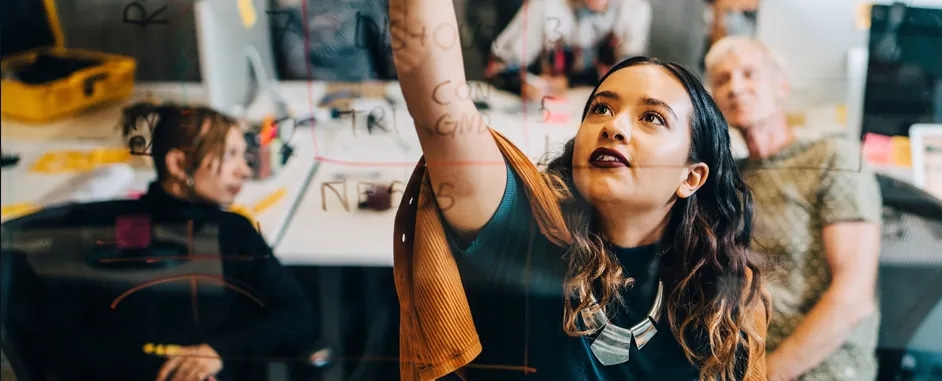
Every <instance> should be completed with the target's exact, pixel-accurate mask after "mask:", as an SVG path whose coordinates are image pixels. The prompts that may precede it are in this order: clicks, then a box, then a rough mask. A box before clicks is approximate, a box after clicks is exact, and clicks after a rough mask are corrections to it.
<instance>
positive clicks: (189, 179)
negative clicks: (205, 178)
mask: <svg viewBox="0 0 942 381" xmlns="http://www.w3.org/2000/svg"><path fill="white" fill-rule="evenodd" d="M195 185H196V183H195V182H194V181H193V176H187V177H186V186H187V187H189V188H190V189H193V187H194V186H195Z"/></svg>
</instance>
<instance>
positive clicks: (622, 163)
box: [589, 147, 631, 168]
mask: <svg viewBox="0 0 942 381" xmlns="http://www.w3.org/2000/svg"><path fill="white" fill-rule="evenodd" d="M589 165H591V166H593V167H596V168H622V167H626V168H627V167H630V166H631V165H629V164H628V159H625V156H624V155H622V154H621V152H618V151H616V150H613V149H611V148H604V147H599V148H596V149H595V151H592V155H591V156H589Z"/></svg>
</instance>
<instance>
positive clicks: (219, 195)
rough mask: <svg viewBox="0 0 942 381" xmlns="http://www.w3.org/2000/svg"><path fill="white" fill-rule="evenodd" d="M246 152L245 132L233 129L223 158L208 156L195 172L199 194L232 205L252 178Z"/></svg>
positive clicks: (205, 198) (195, 188) (208, 199)
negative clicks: (246, 182) (245, 182)
mask: <svg viewBox="0 0 942 381" xmlns="http://www.w3.org/2000/svg"><path fill="white" fill-rule="evenodd" d="M245 150H246V143H245V137H244V136H243V135H242V132H241V131H240V130H239V128H237V127H232V128H229V132H228V133H227V134H226V145H225V147H224V148H223V154H222V157H221V158H220V157H218V156H215V155H212V156H208V157H207V158H206V159H205V160H203V161H202V163H201V164H200V167H199V168H197V170H196V172H195V173H193V183H194V190H195V192H196V194H197V195H198V196H199V197H200V198H202V199H204V200H206V201H210V202H214V203H217V204H219V205H228V204H231V203H232V202H233V200H235V197H236V195H238V194H239V191H240V190H242V183H243V182H244V181H245V179H247V178H249V177H250V176H251V175H252V171H251V169H250V168H249V165H248V163H247V162H246V160H245Z"/></svg>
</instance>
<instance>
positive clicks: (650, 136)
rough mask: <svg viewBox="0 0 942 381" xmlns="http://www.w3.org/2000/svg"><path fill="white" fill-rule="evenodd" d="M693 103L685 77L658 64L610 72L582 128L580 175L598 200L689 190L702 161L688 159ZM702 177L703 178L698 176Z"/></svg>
mask: <svg viewBox="0 0 942 381" xmlns="http://www.w3.org/2000/svg"><path fill="white" fill-rule="evenodd" d="M692 114H693V105H692V103H691V101H690V97H689V95H688V94H687V91H686V89H685V88H684V86H683V84H682V83H681V82H680V81H679V80H677V79H676V78H675V77H674V76H673V75H672V74H671V73H670V72H669V71H667V70H666V69H664V68H662V67H660V66H657V65H648V64H643V65H636V66H631V67H627V68H624V69H620V70H618V71H617V72H615V73H612V75H610V76H609V77H608V78H606V79H605V82H603V83H602V84H601V85H600V86H599V88H598V90H597V91H596V93H595V94H593V98H592V103H591V105H590V107H589V112H588V113H587V114H586V117H585V120H583V122H582V125H581V126H580V127H579V132H578V133H577V134H576V138H575V146H574V152H573V158H572V166H573V180H574V182H575V186H576V188H577V190H578V191H579V193H580V194H581V195H582V196H583V197H584V198H585V199H586V200H587V201H588V202H589V203H590V204H591V205H592V206H593V207H594V208H595V209H602V208H610V207H616V208H618V210H619V211H621V210H626V211H637V210H650V209H654V208H660V207H664V206H669V205H670V204H672V202H673V200H674V196H675V195H677V196H680V197H687V196H689V194H690V193H692V191H693V190H695V187H694V189H693V190H691V189H688V188H689V187H690V185H691V184H693V183H692V182H691V178H690V177H691V172H694V174H693V176H703V178H704V179H705V168H704V167H705V166H704V165H703V164H697V165H688V163H687V159H688V152H689V151H690V136H691V133H690V132H691V131H690V120H692V118H691V117H692V116H693V115H692ZM694 180H695V182H696V183H698V184H702V179H700V178H697V179H694Z"/></svg>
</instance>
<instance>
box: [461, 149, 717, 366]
mask: <svg viewBox="0 0 942 381" xmlns="http://www.w3.org/2000/svg"><path fill="white" fill-rule="evenodd" d="M508 173H510V174H509V175H508V181H507V189H506V191H505V193H504V198H503V200H502V201H501V204H500V207H499V208H498V210H497V212H496V213H495V215H494V217H493V218H492V219H491V221H490V222H488V224H487V226H485V228H484V229H483V230H482V231H481V232H480V234H479V235H478V236H477V238H476V239H475V240H474V241H473V242H471V243H469V244H458V243H453V250H454V251H455V253H456V254H455V255H456V258H457V259H458V267H459V270H460V272H461V277H462V282H463V283H464V286H465V290H466V292H467V294H468V299H469V300H468V301H469V304H470V307H471V312H472V315H473V318H474V323H475V326H476V328H477V330H478V334H479V335H480V338H481V343H482V345H483V351H482V353H481V355H480V356H478V358H476V359H475V360H474V362H472V366H471V367H470V368H469V376H470V378H471V379H472V380H488V381H499V380H520V379H524V377H525V376H526V377H527V378H526V380H567V381H569V380H572V381H580V380H585V381H589V380H593V381H601V380H605V381H637V380H658V381H693V380H697V378H698V374H699V370H698V368H697V367H696V366H694V365H693V364H691V363H690V362H689V361H688V360H687V358H686V357H685V356H684V353H683V351H682V349H681V347H680V345H679V343H678V342H677V340H676V339H675V337H674V335H673V334H672V333H671V331H670V328H669V327H668V324H667V315H666V310H663V311H662V314H661V317H660V321H658V322H657V324H656V327H657V330H658V333H657V334H656V335H655V336H654V337H653V339H652V340H651V341H650V342H648V343H647V345H646V346H645V347H644V348H643V349H641V350H638V349H637V347H636V345H634V344H632V346H631V348H630V353H629V357H630V359H629V361H628V362H626V363H622V364H617V365H612V366H604V365H602V364H601V363H600V362H599V361H598V360H597V359H596V358H595V355H594V354H593V353H592V351H591V349H590V345H591V344H592V342H593V339H594V338H593V337H570V336H568V335H567V334H566V333H565V332H564V331H563V328H562V327H563V295H562V284H563V279H564V278H565V272H566V263H565V260H564V259H563V257H562V256H563V254H564V250H563V249H561V248H559V247H556V246H554V245H553V244H552V243H550V242H549V241H548V240H547V239H546V238H545V237H543V236H542V235H541V234H540V233H539V230H538V229H537V228H536V225H535V223H534V222H533V218H532V214H531V212H530V208H529V203H528V201H527V199H526V194H525V193H524V192H521V191H518V184H519V180H518V179H517V178H516V176H514V175H513V171H512V169H511V168H509V167H508ZM452 242H456V240H454V239H452ZM610 250H611V253H612V254H613V255H615V256H616V257H617V258H618V259H619V261H620V262H621V264H622V266H624V268H625V271H626V272H627V273H628V274H629V275H630V276H632V277H633V278H635V282H636V283H635V285H634V286H633V287H632V288H631V289H630V290H628V291H625V293H624V299H625V307H624V308H619V309H617V310H616V311H614V314H612V315H613V316H612V323H613V324H615V325H618V326H620V327H623V328H629V327H631V326H633V325H635V324H637V323H638V322H640V321H641V320H642V319H644V318H645V317H646V316H647V314H648V312H649V310H650V309H651V306H652V304H653V301H654V297H655V294H656V292H657V282H658V276H657V274H658V271H659V270H660V268H659V255H658V254H659V252H660V250H658V248H657V246H656V245H651V246H643V247H635V248H620V247H612V248H610ZM669 292H670V290H669V289H668V287H666V286H665V294H664V303H663V306H665V307H666V306H667V295H668V293H669ZM524 369H529V371H530V372H534V371H535V373H531V374H529V375H526V374H525V371H524Z"/></svg>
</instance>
